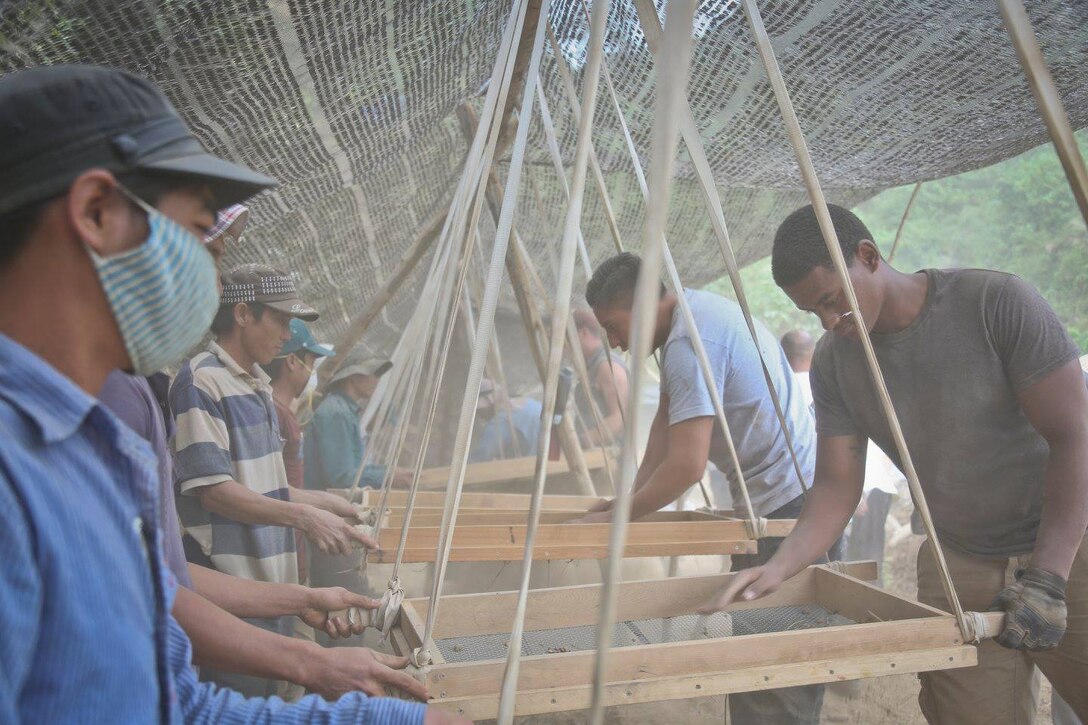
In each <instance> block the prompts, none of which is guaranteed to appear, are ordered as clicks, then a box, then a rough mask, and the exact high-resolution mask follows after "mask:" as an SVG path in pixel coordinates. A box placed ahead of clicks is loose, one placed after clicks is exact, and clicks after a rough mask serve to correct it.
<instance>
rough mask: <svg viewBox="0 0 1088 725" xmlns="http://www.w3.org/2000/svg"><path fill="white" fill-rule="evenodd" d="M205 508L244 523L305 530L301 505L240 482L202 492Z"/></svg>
mask: <svg viewBox="0 0 1088 725" xmlns="http://www.w3.org/2000/svg"><path fill="white" fill-rule="evenodd" d="M199 496H200V502H201V504H202V505H203V506H204V508H205V509H207V510H208V511H211V512H212V513H214V514H219V515H220V516H226V517H227V518H229V519H233V520H235V521H240V522H241V523H243V524H268V525H272V526H290V527H292V528H301V525H302V524H301V521H302V515H301V514H302V512H301V511H300V505H299V504H297V503H292V502H290V501H279V500H277V499H274V498H269V497H268V496H262V495H261V494H259V493H256V492H254V491H250V490H249V489H248V488H246V487H245V486H243V485H242V484H240V483H238V482H237V481H224V482H223V483H217V484H215V485H214V486H207V487H205V488H202V489H200V490H199Z"/></svg>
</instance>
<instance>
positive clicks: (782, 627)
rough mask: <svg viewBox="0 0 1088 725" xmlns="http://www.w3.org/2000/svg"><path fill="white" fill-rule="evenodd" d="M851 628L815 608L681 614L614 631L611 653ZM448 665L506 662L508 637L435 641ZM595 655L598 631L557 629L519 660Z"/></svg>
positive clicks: (540, 636) (537, 635) (528, 644)
mask: <svg viewBox="0 0 1088 725" xmlns="http://www.w3.org/2000/svg"><path fill="white" fill-rule="evenodd" d="M847 624H854V622H853V621H852V620H850V619H847V618H846V617H843V616H842V615H840V614H835V613H834V612H830V611H828V610H827V609H825V608H823V607H821V606H819V605H817V604H805V605H791V606H785V607H761V608H757V609H746V610H743V611H739V612H718V613H716V614H711V615H708V616H700V615H697V614H685V615H682V616H679V617H668V618H656V619H637V620H629V621H626V622H618V623H616V624H615V625H614V627H613V634H612V646H613V647H634V646H638V645H646V644H663V643H665V642H689V641H694V640H700V639H717V638H720V637H734V636H740V635H746V634H767V633H770V632H785V631H789V630H795V629H816V628H820V627H834V626H841V625H847ZM435 644H437V645H438V650H439V651H440V652H441V653H442V657H444V658H445V660H446V662H476V661H480V660H496V659H505V658H506V651H507V647H509V646H510V635H509V634H484V635H473V636H469V637H453V638H450V639H441V640H438V641H437V642H436V643H435ZM596 649H597V627H595V626H593V625H585V626H580V627H559V628H556V629H541V630H535V631H532V632H526V633H525V636H524V638H523V641H522V645H521V654H522V656H525V657H529V656H533V655H545V654H558V653H561V652H584V651H591V650H596Z"/></svg>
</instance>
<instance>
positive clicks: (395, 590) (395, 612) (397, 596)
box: [374, 577, 404, 644]
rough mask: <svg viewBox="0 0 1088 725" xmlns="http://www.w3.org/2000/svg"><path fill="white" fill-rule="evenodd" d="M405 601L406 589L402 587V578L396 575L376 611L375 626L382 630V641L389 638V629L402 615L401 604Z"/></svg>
mask: <svg viewBox="0 0 1088 725" xmlns="http://www.w3.org/2000/svg"><path fill="white" fill-rule="evenodd" d="M403 602H404V590H403V589H401V586H400V579H398V578H396V577H394V578H393V579H391V580H390V581H389V588H387V589H386V590H385V594H383V595H382V602H381V604H379V605H378V609H377V611H376V612H375V613H374V626H375V627H377V628H378V629H380V630H381V632H382V643H383V644H384V643H385V641H386V640H387V639H388V638H389V630H391V629H393V625H394V624H395V623H396V621H397V617H399V616H400V605H401V604H402V603H403Z"/></svg>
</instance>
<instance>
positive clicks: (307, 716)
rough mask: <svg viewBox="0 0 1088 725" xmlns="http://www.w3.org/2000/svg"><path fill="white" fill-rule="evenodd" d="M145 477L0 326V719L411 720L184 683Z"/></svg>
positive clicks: (364, 705)
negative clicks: (251, 696) (0, 614)
mask: <svg viewBox="0 0 1088 725" xmlns="http://www.w3.org/2000/svg"><path fill="white" fill-rule="evenodd" d="M156 476H157V471H156V464H155V460H154V458H153V456H152V454H151V449H150V447H149V446H148V445H147V443H146V442H145V441H144V440H143V439H141V438H140V437H139V436H138V435H136V434H135V433H133V432H132V431H130V430H129V429H128V427H127V426H125V425H124V424H123V423H121V422H120V420H118V419H117V418H116V417H115V416H114V415H113V414H112V413H110V412H109V411H107V410H106V409H105V408H104V407H103V406H102V405H100V404H99V403H98V401H96V400H95V399H94V398H92V397H91V396H89V395H87V394H86V393H85V392H83V391H82V390H81V389H79V388H78V387H76V385H75V384H74V383H72V381H71V380H69V379H68V378H66V377H64V376H63V375H61V374H60V373H59V372H57V371H56V370H55V369H54V368H53V367H51V366H50V365H48V364H47V363H46V362H44V361H43V360H42V359H40V358H39V357H37V356H36V355H34V354H33V353H31V352H30V351H29V350H27V349H26V348H24V347H22V346H21V345H19V344H17V343H15V342H14V341H12V340H10V339H9V338H7V337H5V336H4V335H2V334H0V612H2V613H3V615H2V616H0V722H2V723H19V722H26V723H31V722H34V723H37V722H42V723H84V722H103V723H106V722H109V723H146V722H154V721H159V722H166V723H181V722H190V723H198V722H199V723H203V722H219V723H249V722H256V721H260V722H273V723H285V724H286V723H304V722H305V723H349V722H352V723H420V722H422V720H423V711H424V708H423V706H422V705H420V704H417V703H407V702H402V701H399V700H391V699H385V698H382V699H368V698H366V697H364V696H362V695H361V694H351V695H347V696H345V697H343V698H341V699H340V700H339V701H337V702H336V703H329V702H326V701H325V700H323V699H321V698H320V697H317V696H313V695H311V696H309V697H305V698H303V699H302V700H300V701H299V702H297V703H294V704H290V705H289V704H286V703H284V702H283V701H281V700H279V699H278V698H269V699H259V698H253V699H249V700H247V699H245V698H243V697H242V696H241V695H239V694H237V693H234V692H231V691H229V690H221V689H218V688H216V687H215V686H214V685H211V684H206V683H200V682H198V681H197V679H196V675H195V673H194V671H193V669H192V667H191V664H190V660H191V654H192V653H191V649H190V644H189V639H188V637H186V636H185V632H184V631H182V629H181V628H180V627H179V626H178V624H177V622H175V621H174V618H173V617H171V616H170V614H169V612H170V610H171V608H172V606H173V600H174V593H175V591H176V588H177V583H176V582H175V580H174V578H173V576H172V575H171V574H170V572H169V570H168V569H167V567H166V566H165V565H164V564H163V560H162V556H161V542H162V532H161V530H160V528H159V524H158V514H157V512H158V494H157V486H156Z"/></svg>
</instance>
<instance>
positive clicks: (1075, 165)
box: [997, 0, 1088, 225]
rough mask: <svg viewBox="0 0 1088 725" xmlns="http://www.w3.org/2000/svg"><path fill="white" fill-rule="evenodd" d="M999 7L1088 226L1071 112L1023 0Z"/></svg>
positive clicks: (1086, 191) (1086, 177)
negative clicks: (1068, 110) (1066, 108)
mask: <svg viewBox="0 0 1088 725" xmlns="http://www.w3.org/2000/svg"><path fill="white" fill-rule="evenodd" d="M997 7H998V9H999V10H1000V11H1001V17H1002V18H1003V19H1004V21H1005V28H1006V29H1007V30H1008V31H1009V37H1010V38H1012V44H1013V47H1015V48H1016V55H1017V56H1018V57H1019V58H1020V65H1022V66H1023V67H1024V75H1026V76H1027V78H1028V85H1029V86H1031V92H1032V93H1033V94H1035V102H1036V104H1038V106H1039V113H1040V114H1041V115H1042V117H1043V122H1044V123H1046V130H1047V131H1048V132H1049V133H1050V140H1051V141H1053V142H1054V150H1055V151H1057V152H1058V158H1059V159H1060V160H1061V162H1062V168H1063V169H1065V177H1066V178H1067V179H1069V188H1070V189H1071V190H1072V191H1073V197H1074V198H1076V200H1077V206H1079V207H1080V214H1081V216H1082V217H1084V223H1085V224H1086V225H1088V171H1086V170H1085V168H1084V157H1082V156H1081V155H1080V148H1078V147H1077V139H1076V138H1075V137H1074V136H1073V127H1072V125H1071V124H1070V123H1069V115H1068V114H1067V113H1066V112H1065V105H1064V104H1063V103H1062V97H1061V95H1059V93H1058V87H1057V86H1055V85H1054V78H1053V76H1051V75H1050V68H1048V67H1047V64H1046V58H1045V57H1044V56H1043V51H1042V50H1041V49H1040V48H1039V40H1038V38H1036V37H1035V31H1034V29H1032V27H1031V20H1030V19H1029V18H1028V13H1027V11H1026V10H1025V9H1024V3H1023V2H1021V0H997Z"/></svg>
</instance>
